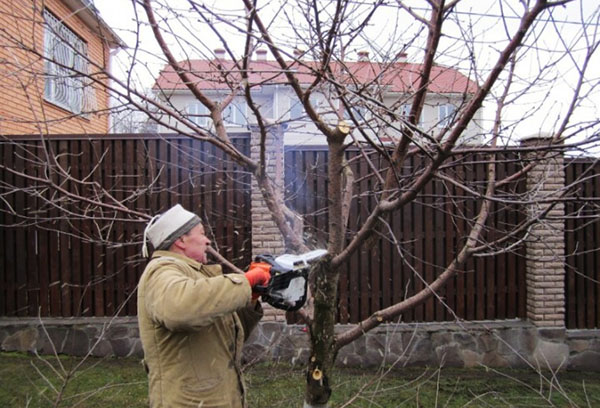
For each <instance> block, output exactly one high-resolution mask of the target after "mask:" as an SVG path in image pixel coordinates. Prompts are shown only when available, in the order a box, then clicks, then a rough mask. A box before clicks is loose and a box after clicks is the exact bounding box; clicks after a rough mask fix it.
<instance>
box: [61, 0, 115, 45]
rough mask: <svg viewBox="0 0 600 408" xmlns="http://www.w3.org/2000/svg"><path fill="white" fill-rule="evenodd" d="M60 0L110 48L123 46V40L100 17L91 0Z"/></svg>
mask: <svg viewBox="0 0 600 408" xmlns="http://www.w3.org/2000/svg"><path fill="white" fill-rule="evenodd" d="M62 2H63V3H64V4H65V5H66V6H67V7H68V8H69V9H71V11H73V13H74V14H76V15H77V17H79V18H80V19H81V20H82V21H83V22H84V23H85V25H87V26H88V27H89V28H90V29H91V30H92V31H93V32H94V33H96V34H97V35H98V36H99V37H101V38H103V39H105V40H106V41H107V42H108V44H109V45H110V46H111V47H112V48H118V47H124V46H125V43H124V42H123V40H122V39H121V38H119V36H118V35H117V34H116V33H115V32H114V31H113V30H112V28H110V27H109V26H108V24H106V22H104V20H103V19H102V17H100V13H99V12H98V10H97V9H96V7H95V6H94V2H93V1H92V0H62Z"/></svg>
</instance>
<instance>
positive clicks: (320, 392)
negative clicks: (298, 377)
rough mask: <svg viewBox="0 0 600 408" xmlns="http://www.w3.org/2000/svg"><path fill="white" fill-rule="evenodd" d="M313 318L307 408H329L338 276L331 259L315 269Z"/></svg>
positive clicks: (307, 376) (333, 360)
mask: <svg viewBox="0 0 600 408" xmlns="http://www.w3.org/2000/svg"><path fill="white" fill-rule="evenodd" d="M313 274H314V275H313V276H314V280H313V282H314V284H313V285H312V286H313V288H312V290H313V294H314V319H313V322H312V325H311V330H310V341H311V350H312V353H311V356H310V360H309V362H308V368H307V372H306V394H305V402H304V406H305V407H310V408H317V407H326V406H327V403H328V401H329V397H330V396H331V387H330V384H329V378H330V377H329V374H330V372H331V368H332V367H333V363H334V362H335V358H336V354H337V353H336V352H335V333H334V326H335V313H336V305H337V285H338V279H339V274H338V272H337V271H334V270H332V269H331V259H330V258H327V259H325V260H323V261H322V262H319V263H318V264H317V265H316V266H315V269H314V270H313Z"/></svg>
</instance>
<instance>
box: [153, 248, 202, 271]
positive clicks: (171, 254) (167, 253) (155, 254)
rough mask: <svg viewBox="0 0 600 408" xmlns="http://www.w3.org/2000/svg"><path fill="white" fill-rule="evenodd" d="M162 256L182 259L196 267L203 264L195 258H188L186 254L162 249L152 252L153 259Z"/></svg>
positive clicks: (198, 267)
mask: <svg viewBox="0 0 600 408" xmlns="http://www.w3.org/2000/svg"><path fill="white" fill-rule="evenodd" d="M160 257H166V258H175V259H178V260H180V261H183V262H185V263H187V264H188V265H190V266H191V267H192V268H194V269H200V267H201V266H202V264H201V263H200V262H197V261H195V260H193V259H192V258H188V257H187V256H185V255H182V254H178V253H177V252H172V251H160V250H159V251H154V252H153V253H152V259H155V258H160Z"/></svg>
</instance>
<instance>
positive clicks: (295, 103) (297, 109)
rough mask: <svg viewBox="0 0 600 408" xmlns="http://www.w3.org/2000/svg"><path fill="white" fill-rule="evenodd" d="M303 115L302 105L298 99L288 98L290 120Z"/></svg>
mask: <svg viewBox="0 0 600 408" xmlns="http://www.w3.org/2000/svg"><path fill="white" fill-rule="evenodd" d="M302 116H304V106H302V102H300V101H299V100H298V99H296V98H294V99H290V120H298V119H301V118H302Z"/></svg>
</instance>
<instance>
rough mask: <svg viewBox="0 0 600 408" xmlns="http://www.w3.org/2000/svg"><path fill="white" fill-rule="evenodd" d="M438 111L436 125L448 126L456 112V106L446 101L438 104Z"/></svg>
mask: <svg viewBox="0 0 600 408" xmlns="http://www.w3.org/2000/svg"><path fill="white" fill-rule="evenodd" d="M438 113H439V122H438V127H441V128H443V127H448V126H449V125H450V122H452V119H454V114H455V113H456V108H455V107H454V105H451V104H449V103H447V104H445V105H439V106H438Z"/></svg>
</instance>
